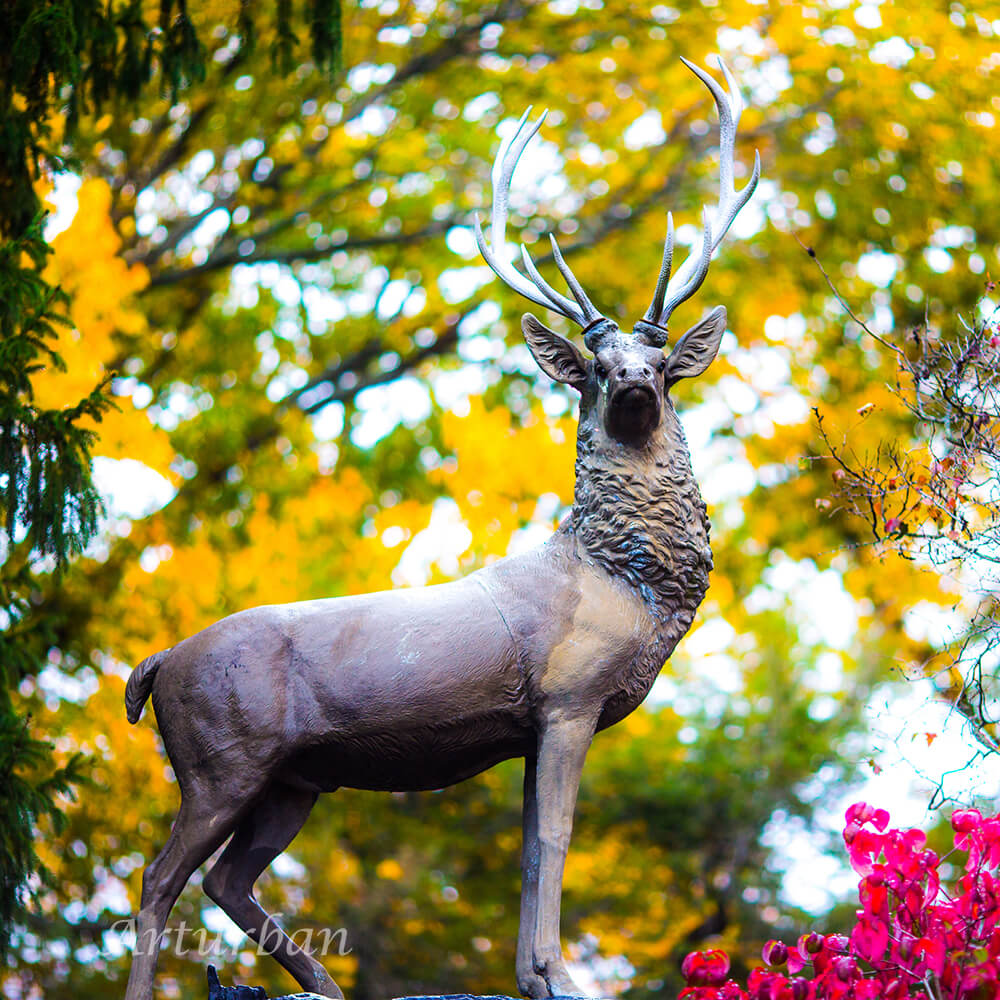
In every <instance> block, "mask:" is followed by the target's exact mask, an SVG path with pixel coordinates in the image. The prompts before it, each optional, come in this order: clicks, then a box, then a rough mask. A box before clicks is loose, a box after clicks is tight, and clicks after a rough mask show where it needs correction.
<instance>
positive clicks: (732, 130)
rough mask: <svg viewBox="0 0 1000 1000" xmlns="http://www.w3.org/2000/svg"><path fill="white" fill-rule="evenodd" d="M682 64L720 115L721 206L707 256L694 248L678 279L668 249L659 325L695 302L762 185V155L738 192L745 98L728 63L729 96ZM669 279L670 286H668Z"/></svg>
mask: <svg viewBox="0 0 1000 1000" xmlns="http://www.w3.org/2000/svg"><path fill="white" fill-rule="evenodd" d="M681 62H683V63H684V65H685V66H687V68H688V69H690V70H691V72H692V73H694V75H695V76H697V77H698V79H699V80H701V82H702V83H704V84H705V86H706V87H707V88H708V89H709V91H710V92H711V94H712V97H713V98H714V99H715V106H716V108H717V109H718V112H719V205H718V209H717V211H716V214H715V221H714V223H713V222H712V220H711V219H710V218H709V216H708V212H707V210H706V211H705V212H704V215H703V218H704V233H703V236H702V246H701V252H700V253H697V254H696V253H695V251H694V250H692V251H691V253H690V254H689V255H688V256H687V258H686V259H685V260H684V263H683V264H681V266H680V267H679V268H678V270H677V273H676V274H675V275H674V276H673V277H672V278H671V277H670V263H671V262H670V260H668V254H667V251H666V250H664V260H663V265H662V267H661V268H660V279H659V281H658V282H657V286H656V292H655V294H654V295H653V302H652V304H651V305H650V307H649V309H648V310H647V311H646V316H645V318H646V319H647V320H648V321H649V322H651V323H655V324H657V325H658V326H665V325H666V322H667V320H668V319H669V317H670V314H671V313H672V312H673V311H674V309H675V308H676V307H677V306H678V305H679V304H680V303H681V302H684V301H685V300H686V299H689V298H690V297H691V296H692V295H693V294H694V293H695V292H696V291H697V290H698V289H699V288H700V287H701V284H702V282H703V281H704V280H705V276H706V275H707V274H708V265H709V262H710V260H711V257H712V253H713V251H714V250H715V248H716V247H717V246H718V245H719V244H720V243H721V242H722V237H723V236H725V235H726V233H727V232H728V230H729V227H730V226H731V225H732V224H733V220H734V219H735V218H736V216H737V215H739V213H740V211H741V209H742V208H743V206H744V205H746V203H747V202H748V201H749V200H750V196H751V195H752V194H753V193H754V190H755V189H756V187H757V181H758V180H760V153H759V152H757V153H755V154H754V165H753V173H752V175H751V177H750V180H749V181H748V182H747V183H746V185H745V186H744V188H743V190H742V191H737V190H736V187H735V184H734V181H733V168H734V165H735V160H736V126H737V125H738V124H739V120H740V115H741V114H742V113H743V99H742V97H741V96H740V92H739V86H738V85H737V83H736V79H735V78H734V77H733V74H732V72H731V71H730V69H729V67H728V66H727V65H726V63H725V60H723V58H722V56H719V57H718V63H719V67H720V68H721V70H722V73H723V75H724V76H725V78H726V84H727V86H728V88H729V92H728V93H727V92H726V91H724V90H723V89H722V87H720V86H719V83H718V81H717V80H716V79H715V78H714V77H713V76H711V75H710V74H708V73H706V72H705V71H704V70H703V69H701V68H700V67H698V66H695V65H694V63H691V62H688V60H687V59H684V58H683V57H681ZM672 228H673V226H672V222H671V221H670V220H668V230H670V231H668V245H669V247H670V251H671V255H672V252H673V236H672ZM664 276H666V277H664ZM665 281H666V287H665V288H664V287H663V285H664V282H665Z"/></svg>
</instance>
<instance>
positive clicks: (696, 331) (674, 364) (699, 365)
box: [666, 306, 726, 383]
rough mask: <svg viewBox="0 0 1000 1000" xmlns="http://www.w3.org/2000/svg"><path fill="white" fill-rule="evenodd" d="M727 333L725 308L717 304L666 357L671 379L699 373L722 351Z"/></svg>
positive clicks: (669, 379)
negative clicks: (721, 347) (720, 348)
mask: <svg viewBox="0 0 1000 1000" xmlns="http://www.w3.org/2000/svg"><path fill="white" fill-rule="evenodd" d="M725 332H726V307H725V306H716V307H715V308H714V309H713V310H712V311H711V312H710V313H709V314H708V315H707V316H705V317H704V318H703V319H701V320H700V321H699V322H697V323H695V325H694V326H692V327H691V329H690V330H688V332H687V333H685V334H684V336H683V337H681V339H680V340H678V341H677V344H676V345H675V347H674V349H673V350H672V351H671V352H670V357H669V358H667V374H666V378H667V381H668V382H671V383H673V382H676V381H678V380H679V379H682V378H694V377H695V376H696V375H700V374H701V373H702V372H703V371H705V369H706V368H708V366H709V365H710V364H711V363H712V362H713V361H714V360H715V356H716V354H718V353H719V344H720V343H721V341H722V335H723V334H724V333H725Z"/></svg>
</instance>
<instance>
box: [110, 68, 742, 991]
mask: <svg viewBox="0 0 1000 1000" xmlns="http://www.w3.org/2000/svg"><path fill="white" fill-rule="evenodd" d="M693 68H694V67H693ZM723 69H724V71H725V72H726V75H727V78H728V79H729V81H730V86H731V87H732V86H733V83H732V80H731V78H730V77H729V74H728V70H725V67H723ZM694 70H695V72H696V73H697V74H698V75H699V76H700V77H701V78H702V79H703V80H704V81H705V82H706V84H707V85H708V86H709V87H710V89H712V93H713V95H714V96H715V99H716V104H717V106H718V108H719V114H720V119H721V121H722V145H723V153H724V154H726V155H724V156H723V157H722V162H723V167H722V175H723V185H722V196H721V198H720V210H719V213H718V216H717V218H716V222H715V223H714V224H712V223H709V222H707V221H706V225H705V235H704V239H703V246H702V250H701V253H700V255H699V256H698V257H695V255H694V254H692V256H691V257H689V258H688V259H687V260H686V261H685V262H684V265H683V266H682V268H681V269H680V271H679V272H678V275H677V276H676V278H677V281H676V282H675V281H670V282H669V285H668V280H669V278H670V270H671V258H672V252H673V246H672V232H673V226H672V222H670V223H669V224H668V237H667V247H666V250H665V252H664V265H663V268H662V270H661V274H660V280H659V282H658V284H657V289H656V293H655V295H654V298H653V304H652V305H651V306H650V310H649V311H648V312H647V314H646V317H645V318H644V320H642V321H640V322H639V323H637V324H636V326H635V329H634V330H633V332H632V333H629V334H627V333H623V332H622V331H621V330H620V329H619V328H618V325H617V324H616V323H614V322H612V321H610V320H608V319H606V318H604V317H603V316H601V315H600V314H599V313H598V312H597V311H596V309H595V308H594V306H593V305H592V304H591V303H590V301H589V299H587V297H586V295H585V293H584V292H583V290H582V289H581V288H580V286H579V284H578V283H577V281H576V279H575V278H574V277H573V275H572V272H570V271H569V269H568V267H567V266H566V264H565V261H563V259H562V256H561V254H560V253H559V249H558V246H557V245H556V244H555V242H554V241H553V250H554V256H555V260H556V263H557V265H558V266H559V269H560V270H561V271H562V273H563V275H564V277H565V278H566V280H567V283H568V285H569V287H570V289H571V291H572V293H573V296H574V298H575V300H576V302H575V303H574V302H571V301H570V300H569V299H567V298H566V297H564V296H562V295H560V294H559V293H558V292H556V291H555V290H554V289H552V288H551V287H550V286H549V285H548V284H547V283H546V282H545V281H544V279H543V278H542V277H541V275H540V274H538V272H537V269H536V268H535V267H534V264H533V262H532V261H531V259H530V257H528V255H527V252H526V251H524V264H525V269H526V271H527V273H528V275H529V276H530V281H529V280H528V278H526V277H525V276H524V275H523V274H521V273H520V272H518V271H516V270H514V269H513V268H512V267H511V266H510V265H509V264H507V263H506V262H505V261H503V260H502V259H501V258H498V257H497V256H495V253H494V251H495V250H496V249H497V247H498V246H500V245H502V242H503V229H504V224H505V220H506V211H507V207H506V206H507V188H508V187H509V184H510V179H511V176H512V174H513V170H514V167H515V166H516V163H517V159H518V157H519V156H520V155H521V152H523V149H524V146H525V145H526V143H527V142H528V141H529V140H530V138H531V137H532V135H534V133H535V132H536V131H537V129H538V127H539V125H540V124H541V123H540V122H538V123H537V124H536V125H535V126H534V128H533V129H532V130H529V131H528V132H527V133H525V132H524V123H525V121H526V118H527V115H525V116H524V117H523V118H522V119H521V123H520V125H519V126H518V130H517V132H516V133H515V135H514V137H513V139H512V140H511V142H510V145H509V146H508V147H507V151H506V153H505V154H504V155H502V156H501V157H500V158H499V159H498V164H497V169H496V170H495V172H494V189H495V191H494V217H493V229H492V236H493V251H491V250H490V249H489V248H488V247H487V246H486V243H485V239H484V237H483V234H482V232H481V230H479V228H478V222H477V237H478V239H479V243H480V248H481V249H482V251H483V254H484V256H485V257H486V260H487V262H488V263H489V264H490V266H491V267H493V268H494V270H496V271H497V272H498V273H499V274H500V275H501V277H503V278H504V280H505V281H507V283H508V284H511V285H512V286H513V287H515V288H516V289H517V290H518V291H519V292H521V293H522V294H524V295H525V296H526V297H527V298H529V299H531V300H532V301H535V302H539V303H541V304H543V305H546V306H547V307H548V308H551V309H553V310H555V311H557V312H561V313H562V314H563V315H564V316H566V317H567V318H569V319H572V320H573V321H574V322H576V323H578V324H579V325H580V326H581V327H583V328H584V336H585V340H586V343H587V346H588V347H589V348H590V350H591V351H592V352H593V355H594V356H593V358H591V359H587V358H586V357H585V356H584V355H583V354H582V353H581V352H580V350H579V349H578V348H577V347H576V345H575V344H573V343H572V342H571V341H569V340H567V339H566V338H565V337H562V336H561V335H560V334H558V333H556V332H554V331H552V330H550V329H548V328H547V327H545V326H544V325H543V324H542V323H540V322H539V321H538V320H537V319H535V317H534V316H532V315H530V314H528V315H526V316H525V317H524V319H523V321H522V330H523V332H524V336H525V339H526V341H527V344H528V347H529V349H530V350H531V352H532V354H533V355H534V357H535V359H536V361H537V362H538V364H539V365H540V366H541V368H542V369H543V370H544V371H545V372H546V373H547V374H548V375H549V376H550V377H551V378H553V379H556V380H558V381H560V382H563V383H565V384H567V385H569V386H571V387H572V388H573V389H574V390H576V391H577V392H579V394H580V423H579V431H578V435H577V463H576V488H575V497H574V505H573V509H572V511H571V513H570V514H569V516H568V517H567V518H566V519H565V520H564V521H563V523H562V524H561V525H560V527H559V529H558V530H557V531H556V533H555V534H554V535H553V537H552V538H551V539H550V540H549V541H548V542H547V543H546V544H545V545H542V546H540V547H539V548H537V549H534V550H532V551H531V552H528V553H525V554H522V555H517V556H511V557H508V558H506V559H501V560H499V561H498V562H496V563H493V564H492V565H490V566H487V567H485V568H484V569H481V570H479V571H478V572H475V573H472V574H471V575H470V576H468V577H466V578H465V579H463V580H458V581H455V582H453V583H446V584H441V585H439V586H434V587H427V588H422V589H414V590H399V591H387V592H382V593H376V594H369V595H364V596H357V597H342V598H335V599H330V600H318V601H306V602H302V603H297V604H288V605H280V606H268V607H261V608H255V609H253V610H250V611H244V612H241V613H239V614H235V615H232V616H230V617H228V618H225V619H223V620H222V621H220V622H217V623H216V624H214V625H212V626H210V627H209V628H207V629H205V630H204V631H202V632H200V633H198V634H197V635H195V636H192V637H191V638H189V639H186V640H184V641H183V642H181V643H179V644H178V645H177V646H174V647H172V648H171V649H168V650H165V651H164V652H161V653H157V654H155V655H154V656H152V657H150V658H148V659H147V660H144V661H143V662H142V663H141V664H140V665H139V666H138V667H137V668H136V669H135V671H133V673H132V676H131V677H130V678H129V681H128V684H127V686H126V693H125V702H126V710H127V714H128V718H129V721H131V722H135V721H137V720H138V718H139V715H140V714H141V712H142V707H143V704H144V703H145V701H146V699H147V698H148V697H149V696H150V695H152V700H153V705H154V708H155V710H156V717H157V722H158V724H159V728H160V732H161V735H162V737H163V742H164V745H165V747H166V750H167V753H168V756H169V757H170V761H171V764H172V765H173V768H174V771H175V773H176V775H177V781H178V784H179V786H180V790H181V807H180V811H179V813H178V816H177V819H176V821H175V823H174V826H173V829H172V831H171V834H170V838H169V840H168V841H167V844H166V846H165V847H164V848H163V850H162V851H161V852H160V854H159V855H158V856H157V857H156V859H155V860H154V861H153V862H152V863H151V864H150V865H149V866H148V867H147V869H146V871H145V873H144V876H143V890H142V905H141V908H140V911H139V916H138V921H137V931H138V942H137V943H138V947H137V950H136V953H135V955H134V958H133V963H132V969H131V973H130V976H129V984H128V988H127V992H126V1000H150V998H151V997H152V989H153V978H154V973H155V965H156V953H157V950H158V947H157V945H158V942H159V940H160V936H161V934H162V932H163V929H164V925H165V922H166V919H167V916H168V915H169V912H170V909H171V908H172V906H173V904H174V902H175V900H176V899H177V896H178V895H179V893H180V891H181V890H182V889H183V887H184V885H185V883H186V882H187V880H188V878H189V877H190V876H191V874H192V873H193V872H194V870H195V869H196V868H198V867H199V866H200V865H201V864H202V863H203V862H204V861H205V860H207V858H208V857H209V856H210V855H211V854H212V853H213V852H214V851H215V850H216V849H217V848H218V847H220V846H221V845H222V844H224V843H226V848H225V850H224V851H223V852H222V854H221V856H220V857H219V858H218V860H217V861H216V863H215V865H214V866H213V867H212V868H211V869H210V871H209V872H208V874H207V876H206V877H205V881H204V888H205V891H206V892H207V893H208V895H209V896H210V897H211V898H212V899H213V900H214V901H215V902H216V903H217V904H218V905H219V906H220V907H221V908H222V909H223V910H224V911H225V912H226V913H227V914H228V915H229V916H230V917H231V918H232V919H233V920H234V921H235V922H236V923H237V925H239V926H240V927H241V928H242V929H243V931H244V932H245V933H246V934H247V935H249V936H250V937H251V938H252V939H253V940H254V941H257V942H259V943H260V944H261V946H262V947H263V948H264V949H265V950H267V951H268V952H270V953H271V954H272V955H273V956H274V957H275V958H276V959H277V960H278V961H279V962H280V963H281V964H282V965H283V966H284V967H285V968H286V969H287V970H288V971H289V972H290V973H291V974H292V975H293V976H294V977H295V978H296V979H297V980H298V982H299V983H300V984H301V985H302V986H303V988H305V989H307V990H310V991H313V992H315V993H319V994H322V995H324V996H328V997H342V994H341V992H340V990H339V988H338V987H337V985H336V983H334V982H333V980H332V979H331V978H330V977H329V975H328V974H327V973H326V971H325V970H324V968H323V966H322V965H321V964H320V963H319V962H318V961H317V960H316V959H315V958H313V957H312V956H311V955H310V954H308V953H306V952H305V951H303V950H302V949H300V948H297V947H296V946H295V945H294V944H293V943H292V942H291V941H290V940H289V938H288V937H287V936H286V935H285V934H284V933H283V932H282V931H281V930H280V928H278V927H277V925H276V924H274V922H273V920H272V918H271V917H269V916H268V915H267V914H266V913H265V912H264V911H263V910H262V909H261V908H260V906H259V904H258V903H257V901H256V899H255V898H254V896H253V891H252V890H253V885H254V882H255V881H256V880H257V878H258V877H259V876H260V874H261V873H262V872H263V871H264V869H265V868H266V867H267V866H268V865H269V864H270V863H271V861H273V860H274V858H275V857H277V855H278V854H280V853H281V852H282V851H283V850H285V848H286V847H287V846H288V845H289V843H290V842H291V841H292V839H293V838H294V837H295V835H296V834H297V833H298V831H299V830H300V829H301V827H302V824H303V823H304V822H305V820H306V818H307V817H308V815H309V812H310V810H311V808H312V806H313V804H314V803H315V801H316V798H317V796H318V795H319V794H320V793H323V792H331V791H335V790H336V789H337V788H340V787H353V788H362V789H371V790H375V791H387V790H388V791H404V790H421V789H434V788H443V787H445V786H448V785H451V784H455V783H456V782H460V781H463V780H465V779H466V778H469V777H471V776H472V775H474V774H477V773H479V772H480V771H483V770H485V769H487V768H489V767H492V766H493V765H494V764H497V763H499V762H500V761H502V760H506V759H510V758H516V757H522V758H524V761H525V778H524V811H523V847H522V866H521V867H522V893H521V920H520V931H519V935H518V941H517V983H518V987H519V989H520V990H521V992H522V993H523V994H524V996H526V997H533V998H534V997H538V998H541V997H553V996H565V995H574V996H579V995H582V994H581V992H580V990H579V989H578V987H577V986H576V984H575V983H574V982H573V980H572V978H571V977H570V975H569V973H568V971H567V969H566V964H565V962H564V960H563V956H562V949H561V945H560V935H559V907H560V898H561V892H562V873H563V866H564V863H565V859H566V851H567V849H568V846H569V839H570V833H571V830H572V822H573V811H574V807H575V804H576V795H577V789H578V786H579V781H580V774H581V772H582V769H583V762H584V758H585V756H586V753H587V750H588V749H589V746H590V742H591V740H592V738H593V736H594V733H595V732H597V731H598V730H600V729H604V728H606V727H608V726H610V725H613V724H614V723H616V722H618V721H620V720H621V719H623V718H624V717H625V716H627V715H628V714H629V713H630V712H632V711H633V710H634V709H635V708H636V707H637V706H638V705H639V704H640V703H641V702H642V700H643V699H644V698H645V697H646V695H647V694H648V693H649V690H650V688H651V687H652V685H653V682H654V680H655V679H656V676H657V674H658V673H659V671H660V669H661V667H662V666H663V663H664V661H665V660H666V659H667V658H668V657H669V656H670V654H671V653H672V652H673V650H674V647H675V646H676V645H677V643H678V642H679V641H680V639H681V637H682V636H683V635H684V634H685V633H686V632H687V630H688V628H689V627H690V625H691V622H692V620H693V618H694V615H695V612H696V610H697V608H698V605H699V604H700V603H701V600H702V598H703V597H704V595H705V592H706V590H707V587H708V573H709V570H710V569H711V566H712V556H711V551H710V549H709V544H708V520H707V517H706V512H705V505H704V503H703V501H702V498H701V495H700V493H699V492H698V487H697V485H696V483H695V480H694V476H693V475H692V471H691V463H690V456H689V454H688V449H687V445H686V442H685V440H684V435H683V432H682V430H681V426H680V423H679V421H678V419H677V416H676V414H675V412H674V408H673V404H672V402H671V399H670V396H669V390H670V389H671V387H672V386H673V385H674V384H675V383H676V382H678V381H679V380H680V379H682V378H690V377H694V376H697V375H700V374H701V373H702V372H703V371H704V370H705V369H706V368H707V367H708V365H709V364H710V363H711V361H712V360H713V359H714V357H715V355H716V353H717V351H718V348H719V343H720V340H721V338H722V335H723V333H724V331H725V328H726V312H725V310H724V309H723V308H721V307H719V308H717V309H715V310H713V311H712V312H711V313H709V314H708V315H707V316H706V317H705V318H704V319H703V320H702V321H701V322H700V323H698V324H696V325H695V326H694V327H692V328H691V329H690V330H689V331H688V332H687V333H686V334H684V336H683V337H681V338H680V339H679V340H678V341H677V343H676V345H675V346H674V348H673V350H672V351H671V352H670V353H669V355H666V354H664V351H663V346H664V344H665V342H666V339H667V331H666V328H665V324H666V318H667V316H668V315H669V313H670V310H672V309H673V307H674V306H675V305H676V304H677V303H678V302H679V301H682V300H683V299H684V298H687V297H689V296H690V295H691V294H693V292H694V291H695V290H696V289H697V288H698V286H699V285H700V284H701V280H702V279H703V278H704V272H705V269H707V266H708V260H709V257H710V255H711V251H712V249H713V248H714V247H715V246H716V245H717V244H718V242H719V240H721V238H722V235H723V234H724V233H725V230H726V228H728V226H729V224H730V223H731V222H732V219H733V217H735V214H736V212H737V211H739V208H740V207H742V205H743V204H744V203H745V202H746V200H747V198H749V193H750V192H751V191H752V186H753V184H755V183H756V178H757V176H758V168H756V167H755V170H754V174H753V177H752V179H751V183H750V185H748V188H747V189H744V191H743V192H740V193H737V192H735V190H732V185H731V179H732V164H731V163H729V164H728V166H727V163H726V161H727V156H731V153H732V148H731V147H732V142H733V137H734V135H735V120H736V118H737V117H738V114H739V105H738V99H737V97H736V96H735V94H731V95H730V97H729V98H727V97H726V95H725V94H724V93H723V91H722V90H721V88H719V86H718V84H717V83H716V82H715V81H714V80H713V79H712V78H711V77H709V76H708V75H707V74H704V73H703V72H702V71H701V70H698V69H697V68H694ZM227 841H228V843H227Z"/></svg>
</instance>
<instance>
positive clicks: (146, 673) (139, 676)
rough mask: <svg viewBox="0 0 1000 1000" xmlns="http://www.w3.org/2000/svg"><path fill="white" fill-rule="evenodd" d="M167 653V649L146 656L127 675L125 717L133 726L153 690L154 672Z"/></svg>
mask: <svg viewBox="0 0 1000 1000" xmlns="http://www.w3.org/2000/svg"><path fill="white" fill-rule="evenodd" d="M169 652H170V650H169V649H164V650H161V651H160V652H159V653H154V654H153V655H152V656H147V657H146V659H145V660H143V661H142V663H140V664H139V666H137V667H136V668H135V670H133V671H132V673H131V674H130V675H129V679H128V683H126V685H125V717H126V718H127V719H128V721H129V722H131V723H132V724H133V725H135V723H137V722H138V721H139V716H140V715H142V706H143V705H145V704H146V699H147V698H148V697H149V693H150V691H152V690H153V680H154V679H155V677H156V671H157V670H159V669H160V667H161V666H162V664H163V661H164V659H166V656H167V653H169Z"/></svg>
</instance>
